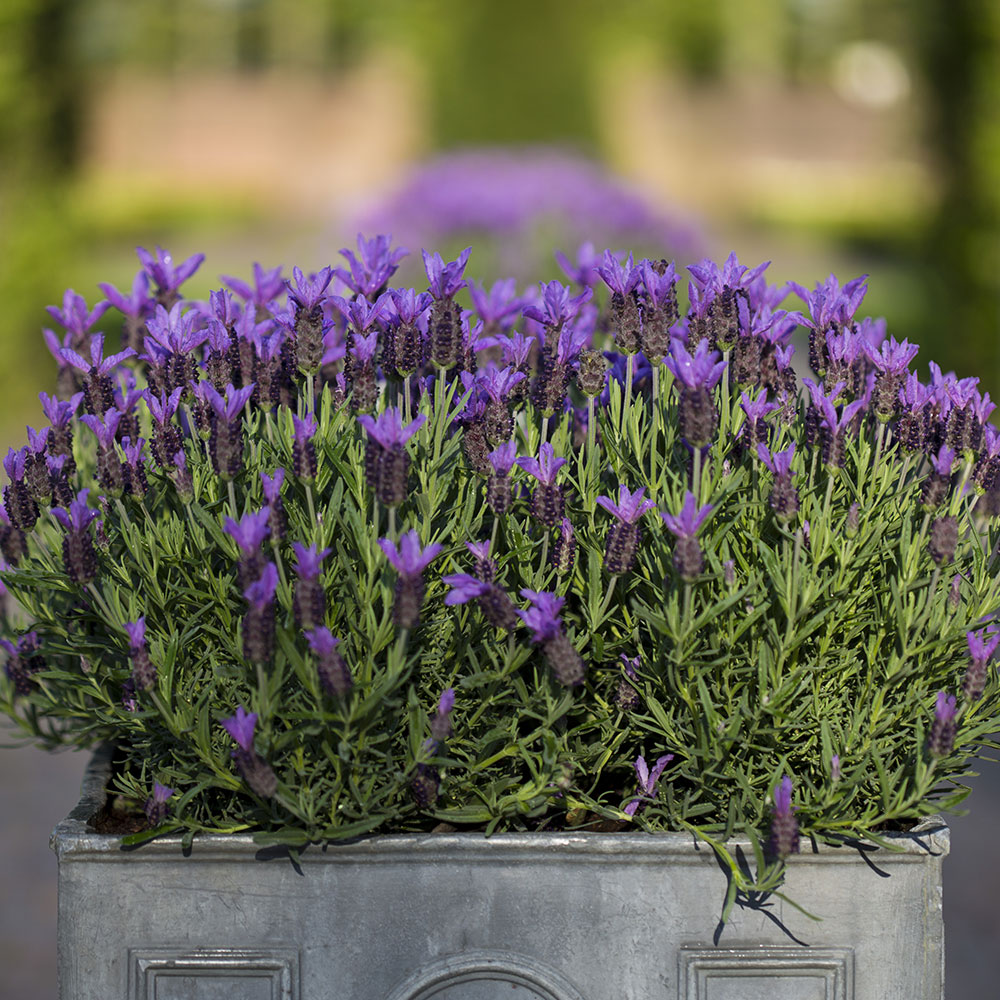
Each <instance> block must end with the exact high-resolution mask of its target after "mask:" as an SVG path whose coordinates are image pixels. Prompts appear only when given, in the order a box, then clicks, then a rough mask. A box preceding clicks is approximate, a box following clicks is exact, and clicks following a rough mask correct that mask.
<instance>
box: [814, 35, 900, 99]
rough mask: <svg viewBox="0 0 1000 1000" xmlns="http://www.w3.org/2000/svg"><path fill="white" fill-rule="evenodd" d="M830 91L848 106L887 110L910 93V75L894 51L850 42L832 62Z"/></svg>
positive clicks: (878, 43) (867, 43)
mask: <svg viewBox="0 0 1000 1000" xmlns="http://www.w3.org/2000/svg"><path fill="white" fill-rule="evenodd" d="M833 88H834V90H835V91H836V92H837V93H838V94H839V95H840V97H841V98H843V99H844V100H845V101H847V102H848V103H850V104H861V105H864V106H865V107H869V108H878V109H881V108H890V107H892V105H894V104H898V103H899V102H900V101H902V100H904V99H905V98H906V97H907V96H908V95H909V93H910V74H909V72H908V71H907V69H906V66H905V65H904V63H903V60H902V59H900V57H899V55H898V53H897V52H896V50H895V49H892V48H890V47H889V46H888V45H883V44H882V43H881V42H851V43H850V44H849V45H845V46H844V47H843V48H842V49H841V50H840V51H839V52H838V53H837V55H836V57H835V58H834V61H833Z"/></svg>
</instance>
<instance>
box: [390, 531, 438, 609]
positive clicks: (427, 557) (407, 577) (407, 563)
mask: <svg viewBox="0 0 1000 1000" xmlns="http://www.w3.org/2000/svg"><path fill="white" fill-rule="evenodd" d="M378 543H379V545H380V546H381V548H382V551H383V552H384V553H385V556H386V558H387V559H388V560H389V562H390V563H391V564H392V565H393V566H394V567H395V568H396V572H397V573H399V578H398V579H397V581H396V591H395V599H394V601H393V607H392V617H393V621H394V622H395V623H396V625H397V626H398V627H399V628H412V627H413V626H414V625H416V624H417V622H418V621H419V619H420V606H421V605H422V604H423V602H424V580H423V572H424V570H425V569H426V568H427V566H428V565H429V564H430V562H431V561H432V560H433V559H434V558H435V557H436V556H437V555H438V553H439V552H440V551H441V546H440V545H438V544H437V543H436V542H432V543H431V544H430V545H428V546H427V547H426V548H421V546H420V536H419V535H418V534H417V532H416V531H415V530H414V529H413V528H411V529H410V530H409V531H407V532H406V533H405V534H404V535H403V536H402V537H401V538H400V540H399V548H398V549H397V548H396V545H395V543H394V542H393V541H392V540H391V539H389V538H380V539H379V540H378Z"/></svg>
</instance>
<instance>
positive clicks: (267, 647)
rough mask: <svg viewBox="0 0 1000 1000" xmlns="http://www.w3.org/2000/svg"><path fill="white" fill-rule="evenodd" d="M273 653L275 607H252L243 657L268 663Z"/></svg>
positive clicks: (246, 620)
mask: <svg viewBox="0 0 1000 1000" xmlns="http://www.w3.org/2000/svg"><path fill="white" fill-rule="evenodd" d="M273 652H274V607H273V606H272V605H270V604H268V605H265V606H264V607H256V606H253V605H251V607H250V608H249V610H248V611H247V613H246V614H245V615H244V616H243V656H244V658H245V659H247V660H249V661H250V662H251V663H267V662H268V661H269V660H270V659H271V656H272V654H273ZM247 783H248V784H249V779H248V781H247ZM261 794H263V793H261Z"/></svg>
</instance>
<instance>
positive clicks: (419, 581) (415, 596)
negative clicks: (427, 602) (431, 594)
mask: <svg viewBox="0 0 1000 1000" xmlns="http://www.w3.org/2000/svg"><path fill="white" fill-rule="evenodd" d="M423 603H424V581H423V578H422V577H419V576H400V577H399V578H398V579H397V580H396V590H395V598H394V601H393V605H392V620H393V622H394V623H395V625H396V626H397V627H398V628H413V626H414V625H416V624H417V622H418V621H419V620H420V607H421V605H422V604H423Z"/></svg>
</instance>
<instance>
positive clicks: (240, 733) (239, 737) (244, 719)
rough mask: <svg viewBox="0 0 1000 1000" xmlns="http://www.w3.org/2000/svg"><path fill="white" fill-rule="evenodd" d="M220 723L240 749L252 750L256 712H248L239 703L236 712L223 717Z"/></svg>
mask: <svg viewBox="0 0 1000 1000" xmlns="http://www.w3.org/2000/svg"><path fill="white" fill-rule="evenodd" d="M220 725H221V726H222V728H223V729H225V731H226V732H227V733H229V735H230V736H232V738H233V739H234V740H235V741H236V744H237V746H239V748H240V749H241V750H246V751H247V752H248V753H252V752H253V734H254V727H255V726H256V725H257V713H256V712H249V713H248V712H247V710H246V709H245V708H244V707H243V706H242V705H240V706H239V707H238V708H237V709H236V714H235V715H233V716H231V717H230V718H228V719H223V720H222V722H221V723H220Z"/></svg>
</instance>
